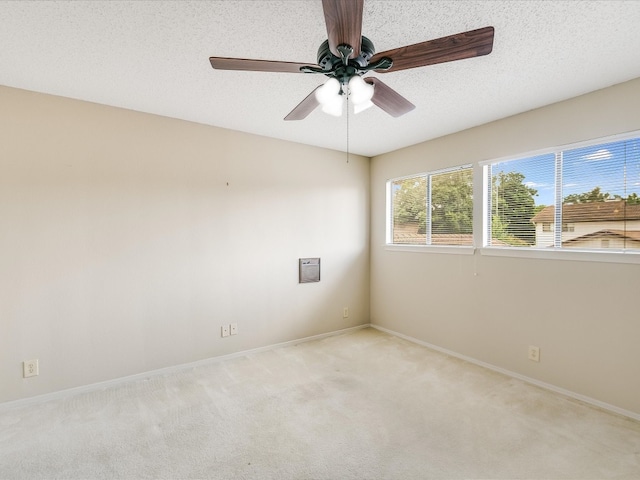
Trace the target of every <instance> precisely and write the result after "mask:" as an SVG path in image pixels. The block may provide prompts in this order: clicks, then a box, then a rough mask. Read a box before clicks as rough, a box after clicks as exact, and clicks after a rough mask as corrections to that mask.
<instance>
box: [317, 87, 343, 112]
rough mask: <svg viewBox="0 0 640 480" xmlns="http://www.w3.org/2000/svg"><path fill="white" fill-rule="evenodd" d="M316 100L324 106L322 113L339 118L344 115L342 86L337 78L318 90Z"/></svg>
mask: <svg viewBox="0 0 640 480" xmlns="http://www.w3.org/2000/svg"><path fill="white" fill-rule="evenodd" d="M315 95H316V100H318V103H319V104H320V105H321V106H322V111H323V112H324V113H328V114H329V115H333V116H334V117H339V116H340V115H342V103H343V99H342V95H341V85H340V82H339V81H338V79H337V78H330V79H329V80H327V82H326V83H325V84H324V85H322V86H321V87H320V88H318V89H317V90H316V94H315Z"/></svg>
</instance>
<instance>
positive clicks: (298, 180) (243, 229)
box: [0, 87, 370, 402]
mask: <svg viewBox="0 0 640 480" xmlns="http://www.w3.org/2000/svg"><path fill="white" fill-rule="evenodd" d="M0 105H1V106H2V107H1V108H0V136H1V141H0V225H1V232H0V292H1V293H0V295H1V296H0V385H1V388H0V402H3V401H9V400H14V399H20V398H25V397H29V396H33V395H37V394H43V393H47V392H54V391H59V390H62V389H66V388H70V387H76V386H81V385H86V384H90V383H94V382H100V381H105V380H109V379H114V378H118V377H123V376H127V375H131V374H136V373H140V372H145V371H149V370H153V369H158V368H162V367H167V366H172V365H177V364H181V363H187V362H192V361H196V360H199V359H205V358H208V357H213V356H217V355H222V354H227V353H232V352H236V351H241V350H246V349H250V348H255V347H260V346H265V345H271V344H274V343H278V342H282V341H287V340H292V339H298V338H302V337H305V336H310V335H314V334H320V333H324V332H331V331H335V330H339V329H342V328H346V327H351V326H355V325H359V324H365V323H368V322H369V250H368V248H369V210H370V208H369V185H370V183H369V182H370V177H369V160H368V159H366V158H363V157H357V156H353V155H352V156H351V157H350V162H349V163H347V162H346V155H345V154H344V153H339V152H334V151H329V150H323V149H319V148H313V147H307V146H303V145H299V144H293V143H288V142H283V141H278V140H273V139H267V138H263V137H257V136H253V135H248V134H243V133H238V132H232V131H227V130H222V129H217V128H213V127H207V126H203V125H197V124H192V123H187V122H183V121H179V120H173V119H168V118H162V117H157V116H152V115H146V114H141V113H136V112H131V111H126V110H121V109H117V108H111V107H105V106H100V105H95V104H89V103H85V102H80V101H74V100H70V99H64V98H59V97H52V96H47V95H40V94H36V93H31V92H26V91H21V90H15V89H10V88H5V87H0ZM304 256H320V257H321V258H322V280H321V282H320V283H317V284H303V285H300V284H298V258H299V257H304ZM344 306H348V307H349V312H350V316H349V318H348V319H346V320H345V319H343V318H342V309H343V307H344ZM231 322H237V323H238V326H239V331H240V333H239V335H237V336H234V337H230V338H224V339H223V338H221V337H220V326H221V325H222V324H225V323H227V324H228V323H231ZM32 358H38V359H39V360H40V376H38V377H34V378H30V379H23V378H22V370H21V368H22V367H21V362H22V361H23V360H27V359H32Z"/></svg>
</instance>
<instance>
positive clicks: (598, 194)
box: [563, 187, 640, 205]
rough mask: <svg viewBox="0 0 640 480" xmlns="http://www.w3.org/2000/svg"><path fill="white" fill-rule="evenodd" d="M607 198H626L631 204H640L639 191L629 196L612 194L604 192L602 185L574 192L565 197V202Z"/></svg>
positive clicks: (603, 199)
mask: <svg viewBox="0 0 640 480" xmlns="http://www.w3.org/2000/svg"><path fill="white" fill-rule="evenodd" d="M607 200H626V202H627V203H628V204H630V205H640V196H638V194H637V193H635V192H634V193H631V194H629V195H627V198H624V197H621V196H620V195H617V194H615V195H611V194H610V193H606V192H602V191H601V189H600V187H595V188H594V189H593V190H591V191H589V192H584V193H572V194H571V195H567V196H566V197H564V200H563V201H564V203H589V202H606V201H607Z"/></svg>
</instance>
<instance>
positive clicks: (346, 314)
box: [342, 307, 349, 318]
mask: <svg viewBox="0 0 640 480" xmlns="http://www.w3.org/2000/svg"><path fill="white" fill-rule="evenodd" d="M348 317H349V307H344V308H343V309H342V318H348Z"/></svg>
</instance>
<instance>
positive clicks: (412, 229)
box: [387, 165, 473, 246]
mask: <svg viewBox="0 0 640 480" xmlns="http://www.w3.org/2000/svg"><path fill="white" fill-rule="evenodd" d="M387 185H388V188H389V198H390V202H389V203H390V205H389V217H390V218H389V233H388V239H387V242H388V243H391V244H397V245H398V244H399V245H456V246H464V245H469V246H471V245H473V169H472V168H471V166H468V165H467V166H464V167H458V168H455V169H449V170H443V171H439V172H432V173H424V174H420V175H415V176H411V177H405V178H400V179H395V180H390V181H389V182H388V184H387Z"/></svg>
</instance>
